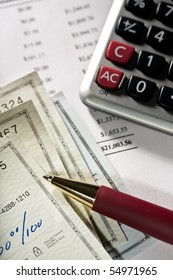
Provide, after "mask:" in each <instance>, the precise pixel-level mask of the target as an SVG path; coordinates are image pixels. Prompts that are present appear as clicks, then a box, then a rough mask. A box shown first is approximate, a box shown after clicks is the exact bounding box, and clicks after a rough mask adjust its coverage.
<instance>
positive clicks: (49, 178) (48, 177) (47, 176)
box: [43, 175, 52, 182]
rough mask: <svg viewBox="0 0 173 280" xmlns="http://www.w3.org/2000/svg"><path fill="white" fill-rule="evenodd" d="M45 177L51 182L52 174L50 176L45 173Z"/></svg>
mask: <svg viewBox="0 0 173 280" xmlns="http://www.w3.org/2000/svg"><path fill="white" fill-rule="evenodd" d="M43 178H44V179H46V180H47V181H49V182H51V181H52V176H50V175H45V176H43Z"/></svg>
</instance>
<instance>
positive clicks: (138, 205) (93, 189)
mask: <svg viewBox="0 0 173 280" xmlns="http://www.w3.org/2000/svg"><path fill="white" fill-rule="evenodd" d="M43 177H44V178H45V179H46V180H48V181H49V182H51V183H52V184H53V185H54V186H55V187H57V188H58V189H60V190H61V191H62V192H63V193H65V194H67V195H68V196H71V197H72V198H74V199H76V200H78V201H80V202H81V203H83V204H84V205H86V206H88V207H89V208H90V209H92V210H93V211H96V212H97V213H100V214H102V215H104V216H107V217H109V218H112V219H114V220H116V221H118V222H120V223H123V224H125V225H128V226H130V227H132V228H134V229H136V230H139V231H141V232H143V233H145V234H148V235H150V236H153V237H155V238H157V239H160V240H162V241H164V242H167V243H170V244H173V211H172V210H170V209H167V208H164V207H161V206H158V205H155V204H153V203H150V202H148V201H145V200H142V199H139V198H137V197H134V196H131V195H129V194H126V193H124V192H121V191H118V190H114V189H112V188H109V187H106V186H98V185H93V184H89V183H84V182H79V181H74V180H71V179H66V178H61V177H57V176H49V175H46V176H43Z"/></svg>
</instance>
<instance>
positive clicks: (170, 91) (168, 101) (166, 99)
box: [158, 86, 173, 110]
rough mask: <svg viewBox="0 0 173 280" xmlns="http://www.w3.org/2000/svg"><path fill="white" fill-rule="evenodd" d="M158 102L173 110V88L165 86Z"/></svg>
mask: <svg viewBox="0 0 173 280" xmlns="http://www.w3.org/2000/svg"><path fill="white" fill-rule="evenodd" d="M158 104H159V105H160V106H161V107H163V108H165V109H168V110H173V88H171V87H166V86H163V87H162V88H161V90H160V95H159V100H158Z"/></svg>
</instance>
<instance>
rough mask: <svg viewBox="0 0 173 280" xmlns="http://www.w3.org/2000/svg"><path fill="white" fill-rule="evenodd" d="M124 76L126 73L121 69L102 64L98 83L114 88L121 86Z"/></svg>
mask: <svg viewBox="0 0 173 280" xmlns="http://www.w3.org/2000/svg"><path fill="white" fill-rule="evenodd" d="M123 76H124V73H123V72H122V71H120V70H117V69H115V68H111V67H108V66H101V67H100V69H99V73H98V76H97V83H98V84H99V86H101V87H104V88H107V89H111V90H113V89H116V88H118V87H120V84H121V81H122V78H123Z"/></svg>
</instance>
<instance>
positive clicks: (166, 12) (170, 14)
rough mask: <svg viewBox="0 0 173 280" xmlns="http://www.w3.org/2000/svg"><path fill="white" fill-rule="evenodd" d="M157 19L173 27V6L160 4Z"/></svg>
mask: <svg viewBox="0 0 173 280" xmlns="http://www.w3.org/2000/svg"><path fill="white" fill-rule="evenodd" d="M156 17H157V19H158V20H159V21H161V22H162V23H164V24H166V25H168V26H170V27H173V5H171V4H170V3H164V2H160V3H159V4H158V7H157V11H156Z"/></svg>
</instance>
